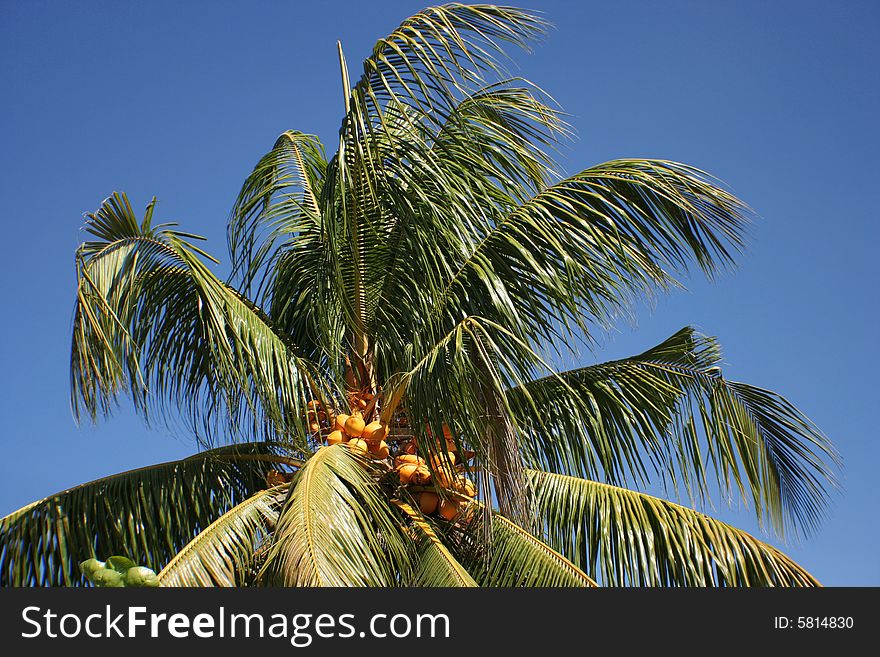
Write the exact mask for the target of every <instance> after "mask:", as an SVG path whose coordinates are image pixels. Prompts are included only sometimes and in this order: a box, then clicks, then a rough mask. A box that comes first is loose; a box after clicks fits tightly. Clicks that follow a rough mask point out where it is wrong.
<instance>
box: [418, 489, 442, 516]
mask: <svg viewBox="0 0 880 657" xmlns="http://www.w3.org/2000/svg"><path fill="white" fill-rule="evenodd" d="M416 502H418V504H419V511H421V512H422V513H424V514H425V515H426V516H429V515H431V514H432V513H434V512H435V511H436V510H437V506H438V505H439V504H440V496H439V495H437V493H431V492H429V491H424V492H422V493H419V494H418V495H416Z"/></svg>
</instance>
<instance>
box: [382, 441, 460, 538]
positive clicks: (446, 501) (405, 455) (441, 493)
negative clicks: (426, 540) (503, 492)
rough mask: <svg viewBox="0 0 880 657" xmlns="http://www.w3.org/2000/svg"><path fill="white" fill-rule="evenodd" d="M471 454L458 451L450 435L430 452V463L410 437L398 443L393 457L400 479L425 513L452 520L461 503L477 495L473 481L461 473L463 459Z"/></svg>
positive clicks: (457, 512) (456, 514)
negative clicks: (443, 444) (441, 447)
mask: <svg viewBox="0 0 880 657" xmlns="http://www.w3.org/2000/svg"><path fill="white" fill-rule="evenodd" d="M471 458H473V453H472V452H466V453H460V452H459V451H458V448H457V446H456V444H455V440H454V439H453V438H452V436H451V435H449V436H447V438H446V451H445V452H441V453H440V454H439V455H435V456H432V457H431V460H430V467H429V463H428V462H427V461H425V459H424V458H422V457H421V456H419V455H418V443H417V441H416V440H415V439H413V440H410V441H407V442H405V443H403V444H402V445H401V447H400V453H399V454H398V455H397V456H396V457H395V458H394V470H395V472H397V475H398V477H400V483H401V484H403V485H404V486H405V487H409V488H410V491H411V494H412V496H413V498H414V499H415V501H416V503H417V504H418V506H419V510H420V511H421V512H422V513H423V514H424V515H426V516H429V515H434V514H436V515H438V516H440V517H441V518H444V519H446V520H453V519H455V517H456V516H458V514H459V511H460V510H461V508H462V506H463V505H465V504H466V503H467V502H469V501H470V500H472V499H473V498H474V496H475V495H476V487H475V486H474V484H473V482H472V481H471V480H470V479H468V478H467V477H465V476H464V474H462V473H461V470H462V469H463V467H464V462H465V461H467V460H469V459H471ZM425 489H427V490H425Z"/></svg>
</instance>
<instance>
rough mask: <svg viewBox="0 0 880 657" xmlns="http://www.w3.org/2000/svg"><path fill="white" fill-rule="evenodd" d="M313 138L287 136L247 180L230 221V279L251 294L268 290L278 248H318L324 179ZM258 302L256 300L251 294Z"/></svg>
mask: <svg viewBox="0 0 880 657" xmlns="http://www.w3.org/2000/svg"><path fill="white" fill-rule="evenodd" d="M326 170H327V162H326V159H325V156H324V147H323V145H322V144H321V142H320V141H319V140H318V138H317V137H314V136H312V135H305V134H303V133H301V132H297V131H294V130H288V131H287V132H284V133H283V134H282V135H281V136H280V137H278V139H277V141H276V142H275V145H274V146H273V147H272V150H270V151H269V152H268V153H266V154H265V155H264V156H263V157H262V158H261V159H260V161H259V162H257V165H256V166H255V167H254V170H253V171H252V172H251V173H250V174H249V175H248V177H247V179H246V180H245V182H244V184H243V185H242V188H241V191H240V192H239V193H238V198H237V199H236V201H235V206H234V207H233V209H232V213H231V215H230V218H229V224H228V228H227V235H228V241H229V253H230V256H231V262H232V266H233V276H234V277H235V278H237V279H238V280H240V282H241V284H240V286H239V289H241V290H242V291H243V292H244V293H245V294H249V293H250V287H251V285H252V284H253V283H255V282H256V283H259V284H260V287H261V288H262V287H263V286H264V285H265V286H266V287H267V288H268V289H271V287H272V285H271V283H272V280H271V278H270V279H268V280H266V279H265V278H264V277H266V276H271V274H272V267H271V262H272V261H273V260H274V258H275V257H276V255H277V251H278V249H279V248H280V247H283V248H284V249H285V250H287V249H290V248H294V247H295V245H296V244H297V243H299V242H300V241H304V242H307V243H308V244H309V245H310V246H312V247H313V248H312V249H311V250H312V251H314V242H315V241H318V242H320V227H321V220H322V215H321V207H320V198H321V195H322V189H323V185H324V176H325V175H326ZM255 296H256V298H257V300H260V298H261V295H260V292H259V290H258V291H257V293H256V295H255Z"/></svg>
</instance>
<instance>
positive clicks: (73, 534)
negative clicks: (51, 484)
mask: <svg viewBox="0 0 880 657" xmlns="http://www.w3.org/2000/svg"><path fill="white" fill-rule="evenodd" d="M297 463H298V461H295V460H292V459H291V458H290V457H289V456H287V451H286V449H284V448H282V447H280V446H276V445H271V444H268V443H251V444H244V445H235V446H231V447H224V448H220V449H216V450H211V451H207V452H202V453H200V454H196V455H194V456H191V457H189V458H186V459H183V460H180V461H172V462H169V463H161V464H158V465H152V466H148V467H145V468H140V469H138V470H132V471H129V472H123V473H121V474H115V475H111V476H109V477H103V478H101V479H97V480H95V481H92V482H89V483H86V484H82V485H80V486H76V487H74V488H70V489H68V490H65V491H62V492H60V493H56V494H54V495H50V496H49V497H46V498H45V499H43V500H39V501H37V502H34V503H32V504H29V505H28V506H26V507H24V508H23V509H20V510H18V511H15V512H13V513H11V514H9V515H7V516H6V517H4V518H2V519H0V586H70V585H76V586H82V585H84V584H85V583H86V582H85V579H84V578H83V577H82V575H81V574H80V572H79V567H78V565H79V563H80V562H82V561H84V560H86V559H89V558H92V557H98V558H106V557H108V556H110V555H113V554H125V555H127V556H129V557H131V558H132V559H133V560H134V561H135V562H136V563H139V564H144V565H147V566H150V567H153V568H159V567H160V566H161V565H162V564H165V563H166V562H167V561H168V560H169V559H171V558H172V557H173V556H174V555H175V554H177V552H178V551H179V550H180V549H181V548H182V547H183V546H184V545H186V544H187V543H188V542H189V541H190V540H191V539H192V538H193V537H194V536H195V535H196V534H198V533H199V532H200V531H202V530H203V529H205V528H206V527H207V526H208V525H210V524H211V522H213V520H214V519H215V518H216V517H217V516H219V515H222V514H223V513H224V512H226V511H227V510H228V509H230V508H232V507H233V506H235V505H236V504H238V503H239V502H241V501H242V500H244V499H247V498H248V497H250V496H251V495H252V494H254V493H255V492H256V491H258V490H260V489H262V488H265V486H266V480H265V475H266V472H267V471H268V470H269V469H270V468H272V467H285V466H290V465H296V464H297Z"/></svg>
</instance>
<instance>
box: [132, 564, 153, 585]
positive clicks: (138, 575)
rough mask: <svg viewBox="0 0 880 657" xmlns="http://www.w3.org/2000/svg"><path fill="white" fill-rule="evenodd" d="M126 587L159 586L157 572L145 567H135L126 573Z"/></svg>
mask: <svg viewBox="0 0 880 657" xmlns="http://www.w3.org/2000/svg"><path fill="white" fill-rule="evenodd" d="M125 585H126V586H159V578H158V577H157V576H156V572H155V571H153V570H150V569H149V568H146V567H145V566H135V567H134V568H129V569H128V570H127V571H125Z"/></svg>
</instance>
